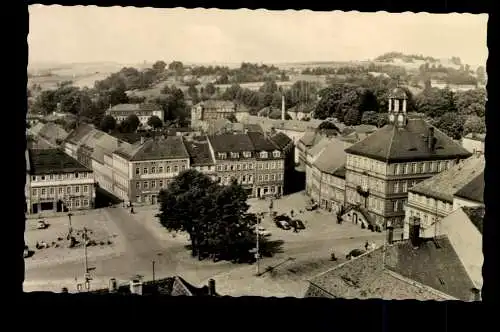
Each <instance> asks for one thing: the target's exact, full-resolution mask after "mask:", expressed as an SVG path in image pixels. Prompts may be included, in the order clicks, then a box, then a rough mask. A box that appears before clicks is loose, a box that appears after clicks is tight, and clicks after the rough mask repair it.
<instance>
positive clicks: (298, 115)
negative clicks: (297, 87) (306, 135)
mask: <svg viewBox="0 0 500 332" xmlns="http://www.w3.org/2000/svg"><path fill="white" fill-rule="evenodd" d="M315 108H316V104H315V103H307V104H306V103H301V104H297V105H295V106H293V107H291V108H289V109H288V110H287V112H286V113H287V114H288V115H289V116H290V118H291V119H292V120H308V119H311V118H312V114H313V113H314V109H315Z"/></svg>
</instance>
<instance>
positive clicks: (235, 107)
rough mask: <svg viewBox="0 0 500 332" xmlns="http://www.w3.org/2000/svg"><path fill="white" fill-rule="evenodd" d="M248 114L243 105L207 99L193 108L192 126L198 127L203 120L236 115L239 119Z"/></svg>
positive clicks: (208, 120) (207, 120)
mask: <svg viewBox="0 0 500 332" xmlns="http://www.w3.org/2000/svg"><path fill="white" fill-rule="evenodd" d="M247 115H248V109H247V108H246V107H244V106H243V105H240V104H236V103H234V102H232V101H225V100H205V101H202V102H200V103H198V104H196V105H194V106H193V107H192V108H191V127H192V128H198V127H200V126H201V125H202V123H203V122H210V121H215V120H219V119H227V118H229V117H231V116H234V117H235V118H236V119H238V120H239V121H240V120H242V119H243V118H245V117H246V116H247Z"/></svg>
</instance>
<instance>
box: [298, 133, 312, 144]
mask: <svg viewBox="0 0 500 332" xmlns="http://www.w3.org/2000/svg"><path fill="white" fill-rule="evenodd" d="M315 137H316V132H315V131H307V132H306V133H305V134H304V136H302V137H301V138H300V139H299V142H302V143H303V144H304V145H305V146H311V145H313V142H314V138H315Z"/></svg>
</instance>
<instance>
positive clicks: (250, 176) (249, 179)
mask: <svg viewBox="0 0 500 332" xmlns="http://www.w3.org/2000/svg"><path fill="white" fill-rule="evenodd" d="M252 181H253V176H252V175H249V176H248V182H249V183H252Z"/></svg>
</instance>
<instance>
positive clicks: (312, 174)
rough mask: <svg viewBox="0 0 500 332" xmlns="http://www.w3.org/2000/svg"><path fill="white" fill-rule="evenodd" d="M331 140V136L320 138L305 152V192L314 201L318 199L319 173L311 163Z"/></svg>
mask: <svg viewBox="0 0 500 332" xmlns="http://www.w3.org/2000/svg"><path fill="white" fill-rule="evenodd" d="M332 141H333V139H331V138H321V140H320V141H319V142H318V143H317V144H316V145H314V146H313V147H312V148H310V149H308V150H307V151H306V154H305V158H306V160H305V171H306V194H307V195H309V196H310V197H311V198H312V199H313V200H315V201H316V202H317V201H318V199H319V179H320V177H321V174H320V172H319V170H318V169H315V168H314V167H313V164H314V162H315V161H316V159H317V158H318V157H319V156H320V155H321V153H322V152H323V151H324V150H325V148H326V147H327V146H328V145H329V144H330V143H331V142H332Z"/></svg>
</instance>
